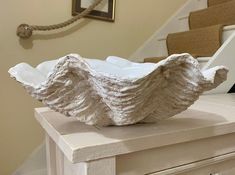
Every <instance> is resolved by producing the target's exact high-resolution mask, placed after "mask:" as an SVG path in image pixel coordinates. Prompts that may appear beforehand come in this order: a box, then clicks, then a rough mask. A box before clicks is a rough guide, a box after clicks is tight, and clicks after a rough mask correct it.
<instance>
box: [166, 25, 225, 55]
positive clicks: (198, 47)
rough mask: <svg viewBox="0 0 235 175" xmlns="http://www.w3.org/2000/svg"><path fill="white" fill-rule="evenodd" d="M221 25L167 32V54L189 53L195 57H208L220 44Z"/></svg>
mask: <svg viewBox="0 0 235 175" xmlns="http://www.w3.org/2000/svg"><path fill="white" fill-rule="evenodd" d="M222 30H223V26H222V25H215V26H210V27H206V28H201V29H195V30H190V31H187V32H180V33H173V34H169V35H168V37H167V48H168V54H169V55H171V54H177V53H190V54H192V55H196V56H197V57H210V56H213V55H214V53H215V52H216V51H217V50H218V49H219V48H220V46H221V38H222Z"/></svg>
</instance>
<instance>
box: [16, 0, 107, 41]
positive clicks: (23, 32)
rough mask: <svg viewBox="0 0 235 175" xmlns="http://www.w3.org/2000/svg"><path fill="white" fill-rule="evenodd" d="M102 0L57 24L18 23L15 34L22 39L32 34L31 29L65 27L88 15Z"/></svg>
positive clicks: (42, 29) (41, 29) (46, 29)
mask: <svg viewBox="0 0 235 175" xmlns="http://www.w3.org/2000/svg"><path fill="white" fill-rule="evenodd" d="M101 1H103V0H95V2H94V3H93V4H91V5H90V6H89V7H88V8H87V9H86V10H84V11H83V12H81V13H80V14H78V15H76V16H74V17H73V18H71V19H69V20H67V21H65V22H62V23H59V24H54V25H48V26H38V25H29V24H20V25H19V26H18V27H17V31H16V34H17V36H19V37H20V38H22V39H28V38H30V37H31V36H32V34H33V31H35V30H38V31H49V30H56V29H60V28H63V27H66V26H68V25H70V24H72V23H74V22H76V21H77V20H79V19H81V18H83V17H84V16H86V15H88V14H89V13H90V12H91V11H92V10H93V9H94V8H95V7H96V6H97V5H99V4H100V3H101Z"/></svg>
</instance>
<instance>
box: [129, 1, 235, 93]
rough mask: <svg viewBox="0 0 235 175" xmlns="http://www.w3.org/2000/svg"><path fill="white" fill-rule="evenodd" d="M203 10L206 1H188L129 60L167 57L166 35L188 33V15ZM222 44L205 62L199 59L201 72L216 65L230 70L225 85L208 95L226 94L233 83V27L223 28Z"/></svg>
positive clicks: (234, 45) (234, 28) (234, 30)
mask: <svg viewBox="0 0 235 175" xmlns="http://www.w3.org/2000/svg"><path fill="white" fill-rule="evenodd" d="M204 8H207V0H188V1H187V2H186V3H185V4H184V5H183V6H182V8H180V9H179V10H178V11H177V12H176V13H175V14H174V15H173V16H172V17H171V18H170V19H169V20H168V21H167V22H166V23H165V24H164V25H163V26H162V27H161V28H160V29H159V30H157V31H156V32H155V33H154V34H153V35H152V36H151V37H150V38H149V39H148V40H147V41H146V42H144V43H143V45H141V46H140V47H139V48H138V49H137V50H136V51H135V52H134V53H133V54H132V55H131V56H130V59H131V60H135V61H139V62H142V61H143V59H144V58H148V57H158V56H167V55H168V53H167V46H166V37H167V35H168V34H169V33H176V32H181V31H188V30H189V25H188V17H189V13H190V12H192V11H196V10H199V9H204ZM153 22H154V21H153ZM222 43H223V44H222V46H221V47H220V49H219V50H218V51H217V52H216V53H215V54H214V55H213V56H212V57H211V58H210V59H208V60H207V61H206V60H205V59H203V60H202V59H201V58H199V63H200V67H201V68H202V69H203V70H205V69H208V68H211V67H214V66H218V65H224V66H226V67H228V68H229V70H230V72H229V77H228V80H227V81H226V83H224V84H223V85H221V86H219V87H217V88H216V89H214V90H213V91H210V92H208V93H209V94H214V93H227V92H228V91H229V90H230V89H231V88H232V86H233V85H234V83H235V76H234V75H235V67H234V66H233V65H234V63H235V50H234V48H235V25H232V26H226V27H224V30H223V36H222Z"/></svg>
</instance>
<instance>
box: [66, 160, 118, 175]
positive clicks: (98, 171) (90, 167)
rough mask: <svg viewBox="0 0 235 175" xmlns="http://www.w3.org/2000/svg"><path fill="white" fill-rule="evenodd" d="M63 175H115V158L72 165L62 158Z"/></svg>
mask: <svg viewBox="0 0 235 175" xmlns="http://www.w3.org/2000/svg"><path fill="white" fill-rule="evenodd" d="M64 174H65V175H116V162H115V157H109V158H104V159H99V160H95V161H90V162H82V163H77V164H72V163H71V162H70V161H69V160H68V159H67V158H64Z"/></svg>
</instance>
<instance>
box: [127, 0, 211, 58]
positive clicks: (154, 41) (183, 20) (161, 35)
mask: <svg viewBox="0 0 235 175" xmlns="http://www.w3.org/2000/svg"><path fill="white" fill-rule="evenodd" d="M204 8H207V0H188V1H187V2H186V3H185V4H184V5H183V6H182V7H181V8H180V9H179V10H178V11H177V12H176V13H175V14H174V15H173V16H172V17H171V18H170V19H169V20H167V21H166V23H165V24H164V25H163V26H162V27H161V28H160V29H158V30H157V31H156V32H155V33H154V34H153V35H152V36H151V37H150V38H149V39H148V40H147V41H146V42H144V43H143V45H141V46H140V47H139V48H138V49H137V50H136V51H135V52H134V53H133V54H132V55H131V56H130V59H131V60H135V61H143V58H147V57H156V56H167V55H168V53H167V47H166V37H167V35H168V34H169V33H175V32H182V31H187V30H189V24H188V16H189V13H190V12H192V11H196V10H200V9H204ZM153 22H154V21H153Z"/></svg>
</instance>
